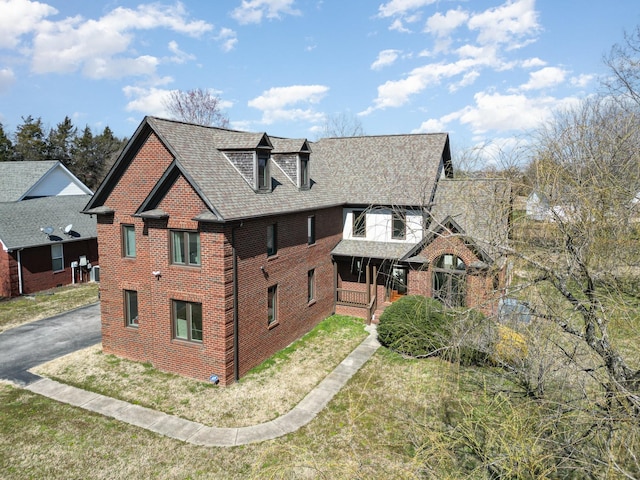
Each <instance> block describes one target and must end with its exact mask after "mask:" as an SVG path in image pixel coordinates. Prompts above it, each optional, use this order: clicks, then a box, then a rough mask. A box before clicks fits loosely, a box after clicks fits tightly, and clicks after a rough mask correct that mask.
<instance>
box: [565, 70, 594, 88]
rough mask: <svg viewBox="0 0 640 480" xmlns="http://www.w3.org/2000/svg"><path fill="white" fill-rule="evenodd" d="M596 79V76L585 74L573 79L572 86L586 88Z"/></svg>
mask: <svg viewBox="0 0 640 480" xmlns="http://www.w3.org/2000/svg"><path fill="white" fill-rule="evenodd" d="M594 78H595V76H594V75H590V74H586V73H583V74H580V75H578V76H577V77H572V78H571V85H573V86H574V87H578V88H584V87H586V86H587V85H589V83H591V82H592V81H593V79H594Z"/></svg>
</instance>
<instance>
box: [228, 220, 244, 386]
mask: <svg viewBox="0 0 640 480" xmlns="http://www.w3.org/2000/svg"><path fill="white" fill-rule="evenodd" d="M240 227H242V222H240V224H239V225H236V226H233V227H231V252H232V266H233V376H234V379H235V381H236V382H237V381H238V380H240V340H239V323H240V322H239V319H238V252H237V251H236V229H237V228H240Z"/></svg>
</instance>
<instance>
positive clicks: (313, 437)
mask: <svg viewBox="0 0 640 480" xmlns="http://www.w3.org/2000/svg"><path fill="white" fill-rule="evenodd" d="M365 336H366V332H364V329H363V325H362V323H361V321H354V320H353V319H351V318H348V317H339V316H336V317H331V318H329V319H328V320H325V321H324V322H322V323H321V324H320V325H319V327H318V328H316V329H315V330H314V331H312V332H311V333H310V334H309V335H307V337H304V338H303V339H302V340H300V341H299V342H297V343H295V344H293V345H292V346H291V347H289V348H287V349H285V350H283V351H282V352H279V353H278V354H276V355H275V356H274V357H273V358H272V359H269V360H267V362H265V364H263V365H261V366H259V367H258V368H256V369H255V370H254V371H253V372H251V373H250V374H249V375H247V376H246V377H245V378H243V380H242V381H241V382H240V383H239V384H237V385H234V386H232V387H230V388H218V387H213V386H210V385H208V384H205V383H202V382H196V381H193V380H187V379H184V378H180V377H177V376H173V375H167V374H165V373H162V372H158V371H156V370H155V369H153V368H151V367H150V366H149V365H145V364H138V363H135V362H128V361H125V360H120V359H117V358H116V357H112V356H109V355H104V354H102V353H100V352H99V350H97V349H87V350H85V351H83V352H80V353H78V354H77V355H74V354H72V355H70V356H67V357H66V358H63V359H61V360H59V361H55V362H52V363H50V364H48V365H46V366H45V367H42V368H41V369H39V371H44V370H47V371H51V372H53V371H58V373H59V376H58V378H60V379H63V376H64V375H66V380H67V381H69V382H70V383H78V384H83V382H84V384H85V385H86V386H87V387H88V388H92V389H94V390H99V391H106V392H110V393H111V394H112V395H114V396H118V397H121V398H127V399H129V400H130V401H135V402H137V403H140V404H145V405H149V404H152V405H155V406H156V408H160V409H162V410H165V411H169V412H170V413H174V414H179V415H181V416H184V417H187V418H192V419H195V420H198V421H203V422H206V423H212V424H216V425H217V424H220V425H221V426H224V425H235V426H237V425H242V424H250V423H252V422H253V423H255V422H259V421H265V420H267V419H269V418H273V417H274V416H275V415H278V414H281V413H284V412H285V411H287V410H288V409H289V408H291V406H293V404H295V403H296V402H297V401H298V400H299V399H300V398H302V397H303V396H304V395H305V394H306V392H307V391H308V390H309V388H311V387H312V386H313V385H315V384H316V383H317V382H318V381H319V380H320V379H321V378H323V377H324V375H325V374H326V373H327V372H328V371H330V370H331V369H332V368H334V367H335V365H337V363H339V362H340V361H341V360H342V358H344V356H345V355H346V354H347V353H348V352H349V351H351V349H352V348H353V347H354V346H355V345H357V344H359V343H360V342H361V341H362V339H363V338H364V337H365ZM76 369H77V370H79V373H73V374H71V373H70V372H71V371H75V370H76ZM65 370H66V371H67V372H66V374H64V375H63V372H65ZM454 370H455V369H454ZM71 377H73V378H75V379H76V380H72V378H71ZM455 377H456V371H452V370H451V365H450V364H447V363H444V362H440V361H438V360H434V361H415V360H407V359H403V358H401V357H400V356H398V355H394V354H391V353H389V352H387V351H386V350H384V349H381V350H380V351H379V353H378V354H376V355H374V357H373V358H372V359H371V360H370V361H369V362H368V363H367V364H366V365H365V366H364V367H363V369H362V370H361V371H360V372H359V373H358V374H356V376H354V378H353V379H352V380H351V381H350V382H349V383H348V384H347V386H346V387H345V388H344V389H343V390H342V391H341V392H340V393H339V394H338V395H337V396H336V397H335V398H334V400H333V401H331V402H330V404H329V406H328V407H327V408H326V409H325V410H323V411H322V412H321V413H320V414H319V415H318V417H317V418H316V419H315V420H313V421H312V422H311V423H310V424H309V425H307V426H306V427H304V428H302V429H300V430H299V431H297V432H295V433H293V434H290V435H287V436H285V437H282V438H280V439H276V440H273V441H269V442H263V443H260V444H255V445H247V446H242V447H233V448H203V447H196V446H193V445H189V444H185V443H182V442H179V441H176V440H172V439H169V438H166V437H163V436H160V435H157V434H154V433H152V432H148V431H146V430H143V429H140V428H137V427H134V426H131V425H127V424H124V423H121V422H118V421H116V420H114V419H110V418H107V417H103V416H100V415H97V414H93V413H91V412H88V411H85V410H82V409H78V408H74V407H72V406H69V405H64V404H60V403H57V402H55V401H52V400H50V399H47V398H44V397H40V396H38V395H35V394H32V393H30V392H27V391H24V390H21V389H18V388H15V387H13V386H11V385H6V384H5V385H1V384H0V413H1V415H0V478H3V479H23V478H47V479H57V478H64V479H75V478H77V479H80V478H82V479H86V478H104V479H119V478H162V479H165V478H167V479H169V478H171V479H173V478H180V479H187V478H192V479H196V478H330V477H335V478H411V477H412V476H414V474H416V475H417V473H418V471H419V467H418V465H417V464H416V463H415V461H414V457H415V452H414V450H413V447H412V445H411V442H410V440H409V439H408V438H407V436H406V425H405V422H406V421H407V420H408V419H409V418H411V417H412V416H413V415H416V416H418V417H419V418H424V415H425V405H427V404H428V403H429V401H431V405H432V406H431V407H429V408H433V409H434V411H435V409H436V408H437V407H436V405H437V402H435V401H434V400H435V399H436V398H438V397H439V396H441V395H442V393H443V390H444V389H446V388H447V385H446V384H445V383H444V382H443V379H448V380H447V382H448V381H449V380H451V379H453V381H454V382H455ZM97 378H101V379H100V380H96V379H97ZM425 402H426V403H425Z"/></svg>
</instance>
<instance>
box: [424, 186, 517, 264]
mask: <svg viewBox="0 0 640 480" xmlns="http://www.w3.org/2000/svg"><path fill="white" fill-rule="evenodd" d="M510 199H511V189H510V187H509V184H508V183H507V182H506V181H504V180H499V179H470V180H467V179H465V180H453V179H443V180H440V182H439V183H438V190H437V191H436V195H435V198H434V201H433V205H432V208H431V211H430V215H431V224H430V226H429V232H428V233H427V236H426V237H429V235H433V234H435V233H437V232H438V231H439V230H440V229H441V228H442V226H443V225H447V223H451V222H454V223H453V225H455V227H456V230H458V231H459V233H461V234H462V235H464V236H465V237H467V238H472V239H473V241H474V243H475V245H476V247H477V248H479V249H480V250H481V251H482V252H483V253H485V254H487V255H489V256H490V257H492V258H497V257H499V256H500V247H506V246H507V245H508V242H509V210H510Z"/></svg>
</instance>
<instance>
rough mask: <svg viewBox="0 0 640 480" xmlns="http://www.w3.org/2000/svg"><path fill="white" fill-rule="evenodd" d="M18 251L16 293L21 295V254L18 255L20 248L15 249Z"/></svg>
mask: <svg viewBox="0 0 640 480" xmlns="http://www.w3.org/2000/svg"><path fill="white" fill-rule="evenodd" d="M17 252H18V256H17V258H18V293H19V294H20V295H22V288H23V287H22V255H20V252H22V249H19V250H17Z"/></svg>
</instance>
